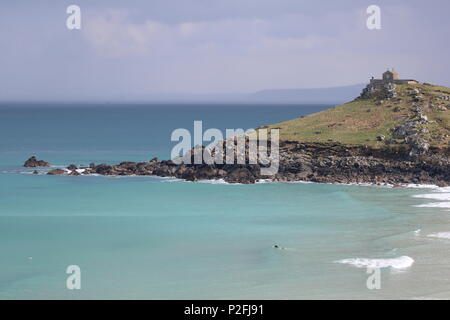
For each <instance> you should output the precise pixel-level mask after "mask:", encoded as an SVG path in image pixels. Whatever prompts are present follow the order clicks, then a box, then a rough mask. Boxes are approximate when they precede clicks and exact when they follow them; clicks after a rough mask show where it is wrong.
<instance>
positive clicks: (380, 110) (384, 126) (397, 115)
mask: <svg viewBox="0 0 450 320" xmlns="http://www.w3.org/2000/svg"><path fill="white" fill-rule="evenodd" d="M414 88H416V89H418V90H419V91H420V95H421V96H423V98H424V100H423V101H422V102H414V98H413V96H412V95H411V90H412V89H414ZM396 91H397V98H394V99H391V100H382V101H380V100H377V99H376V98H371V99H356V100H354V101H351V102H348V103H346V104H343V105H340V106H337V107H334V108H331V109H328V110H325V111H322V112H319V113H315V114H311V115H308V116H305V117H302V118H297V119H293V120H289V121H284V122H280V123H276V124H273V125H270V126H267V128H279V129H280V140H289V141H299V142H321V143H335V142H337V143H341V144H344V145H368V146H372V147H381V146H385V142H384V141H377V136H381V135H383V136H385V137H386V140H388V139H392V138H393V137H392V131H393V129H394V128H395V127H397V126H399V125H401V124H402V123H404V122H405V121H407V120H408V119H411V118H413V117H414V111H413V110H414V109H415V106H414V103H415V105H416V106H423V107H424V109H423V114H424V115H426V116H427V117H428V119H429V120H430V123H426V124H423V126H424V128H427V129H428V130H429V132H430V133H429V139H430V144H431V145H432V146H437V147H445V146H447V147H448V146H449V145H448V144H449V142H450V107H449V104H450V101H448V100H445V99H442V97H443V96H444V97H445V96H450V88H447V87H441V86H434V85H428V84H414V85H413V84H411V85H397V86H396ZM443 107H446V108H447V111H442V110H443ZM447 135H448V137H447ZM442 137H445V138H444V139H442ZM386 140H385V141H386Z"/></svg>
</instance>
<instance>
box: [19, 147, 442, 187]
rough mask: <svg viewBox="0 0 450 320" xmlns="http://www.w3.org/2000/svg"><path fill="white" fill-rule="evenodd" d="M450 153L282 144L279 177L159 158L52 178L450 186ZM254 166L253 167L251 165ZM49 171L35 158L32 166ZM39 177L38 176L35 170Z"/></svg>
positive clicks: (256, 169)
mask: <svg viewBox="0 0 450 320" xmlns="http://www.w3.org/2000/svg"><path fill="white" fill-rule="evenodd" d="M449 159H450V150H449V149H448V148H447V149H444V150H442V149H437V150H433V149H432V148H430V150H428V152H427V154H424V155H419V156H411V147H410V146H406V145H400V146H396V147H395V148H392V147H385V148H378V149H374V148H370V147H367V146H359V145H358V146H343V145H340V144H335V143H301V142H289V141H285V142H280V144H279V170H278V172H277V173H276V174H275V175H273V176H264V175H261V166H260V165H259V164H205V163H203V164H185V163H182V164H176V163H175V162H174V161H172V160H159V159H157V158H153V159H151V160H150V161H148V162H121V163H120V164H117V165H110V164H106V163H102V164H98V165H97V164H94V163H91V164H90V165H89V166H85V167H84V166H80V167H77V166H76V165H70V166H68V167H67V169H66V170H63V169H52V170H49V171H48V172H47V174H49V175H70V176H79V175H93V174H97V175H103V176H160V177H174V178H179V179H183V180H187V181H199V180H223V181H225V182H228V183H242V184H253V183H256V182H258V181H259V180H269V181H280V182H294V181H305V182H319V183H339V184H373V185H387V184H389V185H406V184H430V185H437V186H449V185H450V160H449ZM246 163H248V162H246ZM39 164H42V165H45V166H49V164H48V163H47V162H45V161H42V160H37V159H36V158H35V157H32V158H30V159H28V160H27V162H25V166H26V167H32V168H35V167H39V166H40V165H39ZM34 173H38V172H37V171H35V172H34Z"/></svg>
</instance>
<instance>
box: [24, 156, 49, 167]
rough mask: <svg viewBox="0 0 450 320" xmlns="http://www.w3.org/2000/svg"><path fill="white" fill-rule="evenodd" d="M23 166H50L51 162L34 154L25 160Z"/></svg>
mask: <svg viewBox="0 0 450 320" xmlns="http://www.w3.org/2000/svg"><path fill="white" fill-rule="evenodd" d="M23 166H24V167H27V168H36V167H50V163H48V162H46V161H43V160H38V159H36V157H35V156H32V157H31V158H29V159H28V160H27V161H25V163H24V164H23Z"/></svg>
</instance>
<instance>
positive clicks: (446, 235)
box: [427, 232, 450, 239]
mask: <svg viewBox="0 0 450 320" xmlns="http://www.w3.org/2000/svg"><path fill="white" fill-rule="evenodd" d="M427 237H429V238H439V239H450V232H438V233H432V234H429V235H427Z"/></svg>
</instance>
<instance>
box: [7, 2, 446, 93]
mask: <svg viewBox="0 0 450 320" xmlns="http://www.w3.org/2000/svg"><path fill="white" fill-rule="evenodd" d="M72 4H75V5H78V6H79V7H80V8H81V29H80V30H69V29H68V28H67V27H66V19H67V18H68V16H69V15H68V14H67V13H66V8H67V7H68V6H69V5H72ZM372 4H375V5H378V6H379V7H380V9H381V29H380V30H369V29H368V28H367V26H366V20H367V18H368V14H367V12H366V10H367V7H368V6H369V5H372ZM448 12H450V2H449V1H448V0H433V1H423V0H420V1H416V0H386V1H380V0H378V1H377V0H371V1H365V0H340V1H335V0H322V1H317V0H315V1H313V0H308V1H303V0H70V1H66V0H39V1H35V0H28V1H24V0H14V1H13V0H1V2H0V101H16V100H17V101H21V100H24V101H25V100H26V101H28V100H36V101H41V100H42V101H48V100H58V101H78V100H83V101H84V100H99V99H100V100H108V101H111V100H114V99H120V100H146V99H151V97H154V96H157V95H171V94H200V95H202V94H220V95H226V94H240V93H249V92H255V91H258V90H263V89H285V88H322V87H335V86H346V85H353V84H358V83H364V82H367V81H368V79H369V78H370V77H371V76H375V77H380V76H381V73H382V72H384V71H385V70H386V69H387V68H390V67H394V68H395V69H396V70H397V71H398V72H399V73H400V75H401V76H402V77H403V78H413V79H417V80H419V81H421V82H430V83H434V84H441V85H446V86H450V72H449V69H450V68H449V58H448V57H449V56H450V42H449V41H448V40H449V31H450V20H449V19H448Z"/></svg>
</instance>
